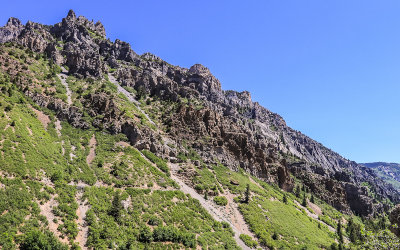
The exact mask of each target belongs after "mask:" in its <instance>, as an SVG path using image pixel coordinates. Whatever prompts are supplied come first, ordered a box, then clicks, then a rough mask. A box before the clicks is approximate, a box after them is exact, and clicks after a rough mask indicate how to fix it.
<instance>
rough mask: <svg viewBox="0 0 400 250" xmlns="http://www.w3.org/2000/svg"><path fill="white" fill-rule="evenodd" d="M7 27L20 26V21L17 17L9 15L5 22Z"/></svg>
mask: <svg viewBox="0 0 400 250" xmlns="http://www.w3.org/2000/svg"><path fill="white" fill-rule="evenodd" d="M6 26H7V27H13V26H14V27H19V26H21V21H20V20H19V19H18V18H15V17H10V18H9V19H8V21H7V24H6Z"/></svg>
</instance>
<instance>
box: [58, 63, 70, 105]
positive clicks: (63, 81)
mask: <svg viewBox="0 0 400 250" xmlns="http://www.w3.org/2000/svg"><path fill="white" fill-rule="evenodd" d="M61 70H62V72H61V73H60V74H57V76H58V78H60V80H61V84H62V85H64V87H65V89H66V90H67V103H68V105H72V98H71V96H72V92H71V90H70V89H69V86H68V83H67V77H68V75H67V73H68V71H67V70H66V69H65V68H64V67H61Z"/></svg>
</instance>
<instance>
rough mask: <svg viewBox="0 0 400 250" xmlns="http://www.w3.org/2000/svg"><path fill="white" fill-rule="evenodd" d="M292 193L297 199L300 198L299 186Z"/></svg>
mask: <svg viewBox="0 0 400 250" xmlns="http://www.w3.org/2000/svg"><path fill="white" fill-rule="evenodd" d="M294 193H295V195H296V197H297V198H300V187H299V186H296V189H295V191H294Z"/></svg>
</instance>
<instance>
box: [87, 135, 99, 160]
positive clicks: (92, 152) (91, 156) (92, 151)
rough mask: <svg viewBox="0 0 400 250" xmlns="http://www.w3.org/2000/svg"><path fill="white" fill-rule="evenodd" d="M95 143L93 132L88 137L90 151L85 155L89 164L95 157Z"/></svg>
mask: <svg viewBox="0 0 400 250" xmlns="http://www.w3.org/2000/svg"><path fill="white" fill-rule="evenodd" d="M96 144H97V141H96V137H95V135H94V134H93V136H92V138H90V141H89V147H90V151H89V154H88V156H87V157H86V162H87V164H88V165H90V164H91V163H92V161H93V160H94V158H95V157H96Z"/></svg>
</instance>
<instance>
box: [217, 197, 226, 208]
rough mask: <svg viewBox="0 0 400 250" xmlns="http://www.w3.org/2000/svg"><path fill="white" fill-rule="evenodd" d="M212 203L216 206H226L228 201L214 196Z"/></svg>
mask: <svg viewBox="0 0 400 250" xmlns="http://www.w3.org/2000/svg"><path fill="white" fill-rule="evenodd" d="M214 202H215V204H217V205H218V206H226V205H227V204H228V200H227V199H226V198H225V197H224V196H215V197H214Z"/></svg>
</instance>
